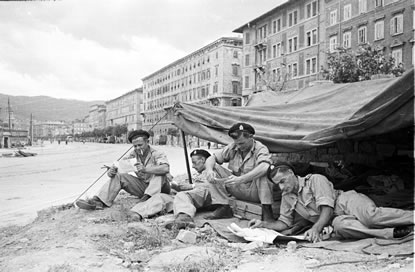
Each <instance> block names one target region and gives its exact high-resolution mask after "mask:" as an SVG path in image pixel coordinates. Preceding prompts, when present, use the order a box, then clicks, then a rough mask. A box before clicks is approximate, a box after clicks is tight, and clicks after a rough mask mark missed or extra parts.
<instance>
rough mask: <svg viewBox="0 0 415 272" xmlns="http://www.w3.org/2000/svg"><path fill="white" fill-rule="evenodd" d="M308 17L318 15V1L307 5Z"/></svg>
mask: <svg viewBox="0 0 415 272" xmlns="http://www.w3.org/2000/svg"><path fill="white" fill-rule="evenodd" d="M306 10H307V18H311V17H314V16H316V15H317V1H314V2H311V3H309V4H307V6H306Z"/></svg>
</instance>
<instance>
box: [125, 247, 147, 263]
mask: <svg viewBox="0 0 415 272" xmlns="http://www.w3.org/2000/svg"><path fill="white" fill-rule="evenodd" d="M129 258H130V260H131V262H147V261H148V260H150V258H151V257H150V254H149V253H148V251H147V250H145V249H141V250H138V251H136V252H134V253H133V254H130V255H129Z"/></svg>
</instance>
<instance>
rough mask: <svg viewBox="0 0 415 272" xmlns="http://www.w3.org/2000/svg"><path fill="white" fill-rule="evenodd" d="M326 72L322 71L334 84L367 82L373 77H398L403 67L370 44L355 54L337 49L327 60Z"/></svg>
mask: <svg viewBox="0 0 415 272" xmlns="http://www.w3.org/2000/svg"><path fill="white" fill-rule="evenodd" d="M327 64H328V70H325V71H323V72H324V73H325V74H326V75H327V78H326V79H329V80H333V82H335V83H347V82H356V81H361V80H369V79H371V78H372V76H373V75H377V74H385V75H391V74H392V75H394V76H400V75H402V73H403V72H404V69H403V65H402V64H399V65H396V64H395V60H394V59H393V57H392V56H385V54H384V52H383V50H382V48H379V47H373V46H371V45H370V44H366V45H363V46H361V47H360V48H359V49H358V50H357V53H356V54H355V53H354V52H352V51H351V50H350V49H344V48H338V49H337V52H335V53H330V54H329V56H328V58H327Z"/></svg>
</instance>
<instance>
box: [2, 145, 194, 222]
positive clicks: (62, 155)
mask: <svg viewBox="0 0 415 272" xmlns="http://www.w3.org/2000/svg"><path fill="white" fill-rule="evenodd" d="M129 147H130V145H127V144H116V145H114V144H98V143H85V144H82V143H69V144H68V145H65V144H64V143H63V144H62V143H61V144H60V145H58V144H57V143H56V142H55V143H53V144H50V143H45V144H44V146H42V147H31V148H30V149H27V150H25V151H28V152H35V153H37V154H38V155H37V156H35V157H26V158H24V157H11V158H6V157H0V186H1V190H0V227H2V226H6V225H11V224H18V225H23V224H27V223H29V222H30V221H31V220H33V219H34V218H35V217H36V214H37V211H38V210H41V209H44V208H47V207H50V206H53V205H60V204H65V203H70V202H72V201H74V200H75V199H76V197H78V196H79V195H80V194H81V193H82V192H83V191H84V190H85V189H86V188H87V187H88V186H89V185H90V184H92V183H93V182H94V181H95V180H96V179H97V178H98V177H99V176H100V175H101V174H102V172H103V171H104V170H103V169H101V168H100V167H101V166H102V165H103V164H111V162H113V161H115V160H116V159H118V158H119V156H121V155H122V154H123V153H124V152H125V151H126V150H127V149H128V148H129ZM156 148H163V150H164V151H165V152H166V154H167V156H168V158H169V161H170V170H171V173H172V174H173V175H178V174H184V173H186V166H185V159H184V153H183V149H182V148H179V147H169V146H163V147H156ZM0 151H1V152H2V153H5V152H11V151H10V150H5V149H0ZM106 180H107V177H106V175H105V176H104V177H103V178H102V179H101V180H100V181H98V182H97V183H96V184H95V186H93V187H92V188H91V190H90V191H88V193H87V194H86V195H87V196H92V195H93V194H94V193H95V192H96V191H97V190H98V189H99V188H100V186H101V185H102V184H103V183H104V182H105V181H106Z"/></svg>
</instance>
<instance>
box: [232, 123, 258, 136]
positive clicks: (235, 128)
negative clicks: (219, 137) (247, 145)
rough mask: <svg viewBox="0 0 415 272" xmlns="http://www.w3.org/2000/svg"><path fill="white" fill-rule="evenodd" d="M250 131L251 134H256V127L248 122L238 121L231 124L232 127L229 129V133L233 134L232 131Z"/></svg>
mask: <svg viewBox="0 0 415 272" xmlns="http://www.w3.org/2000/svg"><path fill="white" fill-rule="evenodd" d="M238 131H241V132H248V133H250V134H252V135H253V134H255V129H254V128H253V127H252V126H251V125H250V124H247V123H236V124H234V125H233V126H231V128H230V129H229V132H228V135H229V136H231V134H232V133H234V132H238Z"/></svg>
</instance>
